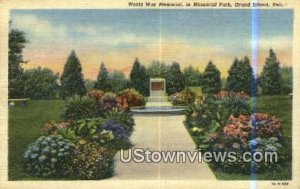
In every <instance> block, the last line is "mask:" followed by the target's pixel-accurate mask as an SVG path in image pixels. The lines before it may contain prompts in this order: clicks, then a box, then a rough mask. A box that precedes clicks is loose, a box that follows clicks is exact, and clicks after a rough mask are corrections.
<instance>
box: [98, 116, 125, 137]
mask: <svg viewBox="0 0 300 189" xmlns="http://www.w3.org/2000/svg"><path fill="white" fill-rule="evenodd" d="M99 129H100V130H101V129H104V130H107V131H111V132H112V133H113V134H114V136H115V137H116V139H119V140H128V139H129V136H130V134H131V132H130V130H129V129H128V128H127V127H126V126H125V125H124V124H122V123H120V122H118V121H116V120H114V119H109V120H107V121H105V122H104V123H103V124H102V125H101V126H100V128H99Z"/></svg>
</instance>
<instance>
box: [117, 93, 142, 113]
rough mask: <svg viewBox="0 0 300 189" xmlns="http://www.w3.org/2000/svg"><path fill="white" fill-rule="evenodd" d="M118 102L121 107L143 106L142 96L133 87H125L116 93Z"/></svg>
mask: <svg viewBox="0 0 300 189" xmlns="http://www.w3.org/2000/svg"><path fill="white" fill-rule="evenodd" d="M118 101H119V104H120V105H121V106H122V107H123V108H125V109H126V108H130V107H135V106H144V105H145V99H144V97H143V96H142V95H141V94H140V93H139V92H138V91H136V90H135V89H125V90H123V91H121V92H120V93H119V94H118Z"/></svg>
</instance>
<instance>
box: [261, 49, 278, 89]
mask: <svg viewBox="0 0 300 189" xmlns="http://www.w3.org/2000/svg"><path fill="white" fill-rule="evenodd" d="M280 78H281V76H280V67H279V61H278V60H277V57H276V54H275V52H274V51H273V50H272V49H270V51H269V57H268V58H266V62H265V65H264V68H263V71H262V73H261V75H260V80H259V82H260V86H261V88H262V93H263V94H266V95H277V94H280V92H281V83H280Z"/></svg>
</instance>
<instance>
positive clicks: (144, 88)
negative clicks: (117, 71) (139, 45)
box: [130, 58, 149, 96]
mask: <svg viewBox="0 0 300 189" xmlns="http://www.w3.org/2000/svg"><path fill="white" fill-rule="evenodd" d="M130 82H131V85H132V87H133V88H135V89H136V90H137V91H139V92H140V93H141V94H143V95H146V96H148V95H149V76H148V74H147V70H146V68H145V66H143V65H141V64H140V62H139V60H138V59H137V58H136V59H135V61H134V63H133V66H132V69H131V72H130Z"/></svg>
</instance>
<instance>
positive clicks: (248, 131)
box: [223, 113, 282, 140]
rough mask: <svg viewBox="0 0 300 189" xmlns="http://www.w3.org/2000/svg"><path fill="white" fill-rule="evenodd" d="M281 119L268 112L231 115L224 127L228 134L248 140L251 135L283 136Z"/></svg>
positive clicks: (225, 132)
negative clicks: (250, 114)
mask: <svg viewBox="0 0 300 189" xmlns="http://www.w3.org/2000/svg"><path fill="white" fill-rule="evenodd" d="M281 125H282V124H281V120H280V119H278V118H276V117H275V116H270V115H268V114H266V113H256V114H253V115H252V116H244V115H240V116H239V117H237V118H235V117H233V116H231V117H230V118H229V119H228V122H227V124H226V125H225V127H224V128H223V132H224V134H225V135H226V136H228V137H232V138H237V137H238V138H240V139H245V140H248V139H249V138H250V137H251V136H252V137H253V136H257V137H261V138H269V137H277V138H280V137H281V136H282V131H281Z"/></svg>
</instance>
